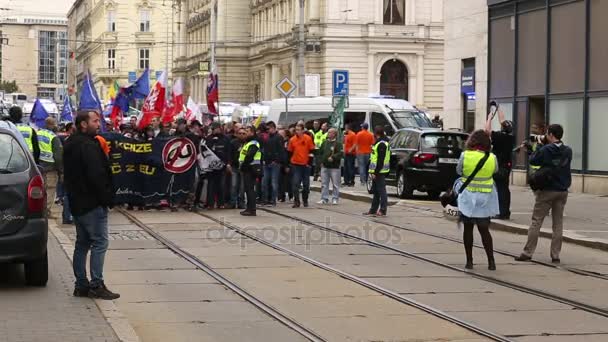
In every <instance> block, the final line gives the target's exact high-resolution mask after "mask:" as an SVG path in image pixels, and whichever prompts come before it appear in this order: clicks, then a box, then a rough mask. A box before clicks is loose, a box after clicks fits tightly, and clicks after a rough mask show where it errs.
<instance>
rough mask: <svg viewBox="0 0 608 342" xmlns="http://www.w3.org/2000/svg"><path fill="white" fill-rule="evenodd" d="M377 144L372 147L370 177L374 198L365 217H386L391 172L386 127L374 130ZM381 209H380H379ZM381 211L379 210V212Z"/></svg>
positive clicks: (378, 127)
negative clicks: (387, 182)
mask: <svg viewBox="0 0 608 342" xmlns="http://www.w3.org/2000/svg"><path fill="white" fill-rule="evenodd" d="M374 135H375V137H376V143H375V144H374V146H373V147H372V154H371V156H370V163H369V175H370V177H371V179H372V181H373V185H372V189H373V191H374V198H373V199H372V206H371V208H370V209H369V211H367V212H365V213H363V215H365V216H380V217H383V216H386V210H387V202H388V200H387V195H386V175H388V173H389V171H390V165H391V164H390V161H391V149H390V146H389V144H388V139H387V138H386V135H385V134H384V127H382V126H376V128H374ZM378 207H379V208H378ZM378 209H379V210H378Z"/></svg>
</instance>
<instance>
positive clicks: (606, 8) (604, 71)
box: [589, 0, 608, 90]
mask: <svg viewBox="0 0 608 342" xmlns="http://www.w3.org/2000/svg"><path fill="white" fill-rule="evenodd" d="M606 13H608V1H606V0H591V18H590V20H591V30H590V32H589V36H590V37H589V39H590V41H591V44H590V46H589V54H590V56H589V65H590V68H591V71H590V73H589V89H590V90H608V65H606V60H607V59H608V34H606V32H608V20H606Z"/></svg>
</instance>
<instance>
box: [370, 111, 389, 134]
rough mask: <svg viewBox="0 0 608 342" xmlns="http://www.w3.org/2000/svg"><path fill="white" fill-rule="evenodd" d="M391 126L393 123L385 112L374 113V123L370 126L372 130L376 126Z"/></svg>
mask: <svg viewBox="0 0 608 342" xmlns="http://www.w3.org/2000/svg"><path fill="white" fill-rule="evenodd" d="M387 125H388V126H389V127H391V124H390V123H389V122H388V119H387V118H386V116H385V115H384V114H383V113H372V125H371V127H370V131H373V129H374V128H376V126H382V127H386V126H387Z"/></svg>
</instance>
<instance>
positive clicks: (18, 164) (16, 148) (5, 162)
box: [0, 134, 29, 173]
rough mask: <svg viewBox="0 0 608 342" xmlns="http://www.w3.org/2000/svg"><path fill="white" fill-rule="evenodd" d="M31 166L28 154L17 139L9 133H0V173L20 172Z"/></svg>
mask: <svg viewBox="0 0 608 342" xmlns="http://www.w3.org/2000/svg"><path fill="white" fill-rule="evenodd" d="M28 167H29V162H28V160H27V155H26V154H25V151H24V150H23V149H22V148H21V146H20V145H19V143H18V142H17V140H15V139H14V138H13V137H12V136H10V135H8V134H0V173H18V172H23V171H26V170H27V169H28Z"/></svg>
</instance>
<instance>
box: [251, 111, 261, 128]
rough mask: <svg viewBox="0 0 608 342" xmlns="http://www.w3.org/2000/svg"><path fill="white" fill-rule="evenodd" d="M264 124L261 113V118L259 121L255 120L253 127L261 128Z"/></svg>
mask: <svg viewBox="0 0 608 342" xmlns="http://www.w3.org/2000/svg"><path fill="white" fill-rule="evenodd" d="M261 123H262V114H261V113H260V116H258V118H257V119H255V122H254V123H253V126H254V127H255V128H258V127H260V124H261Z"/></svg>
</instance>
